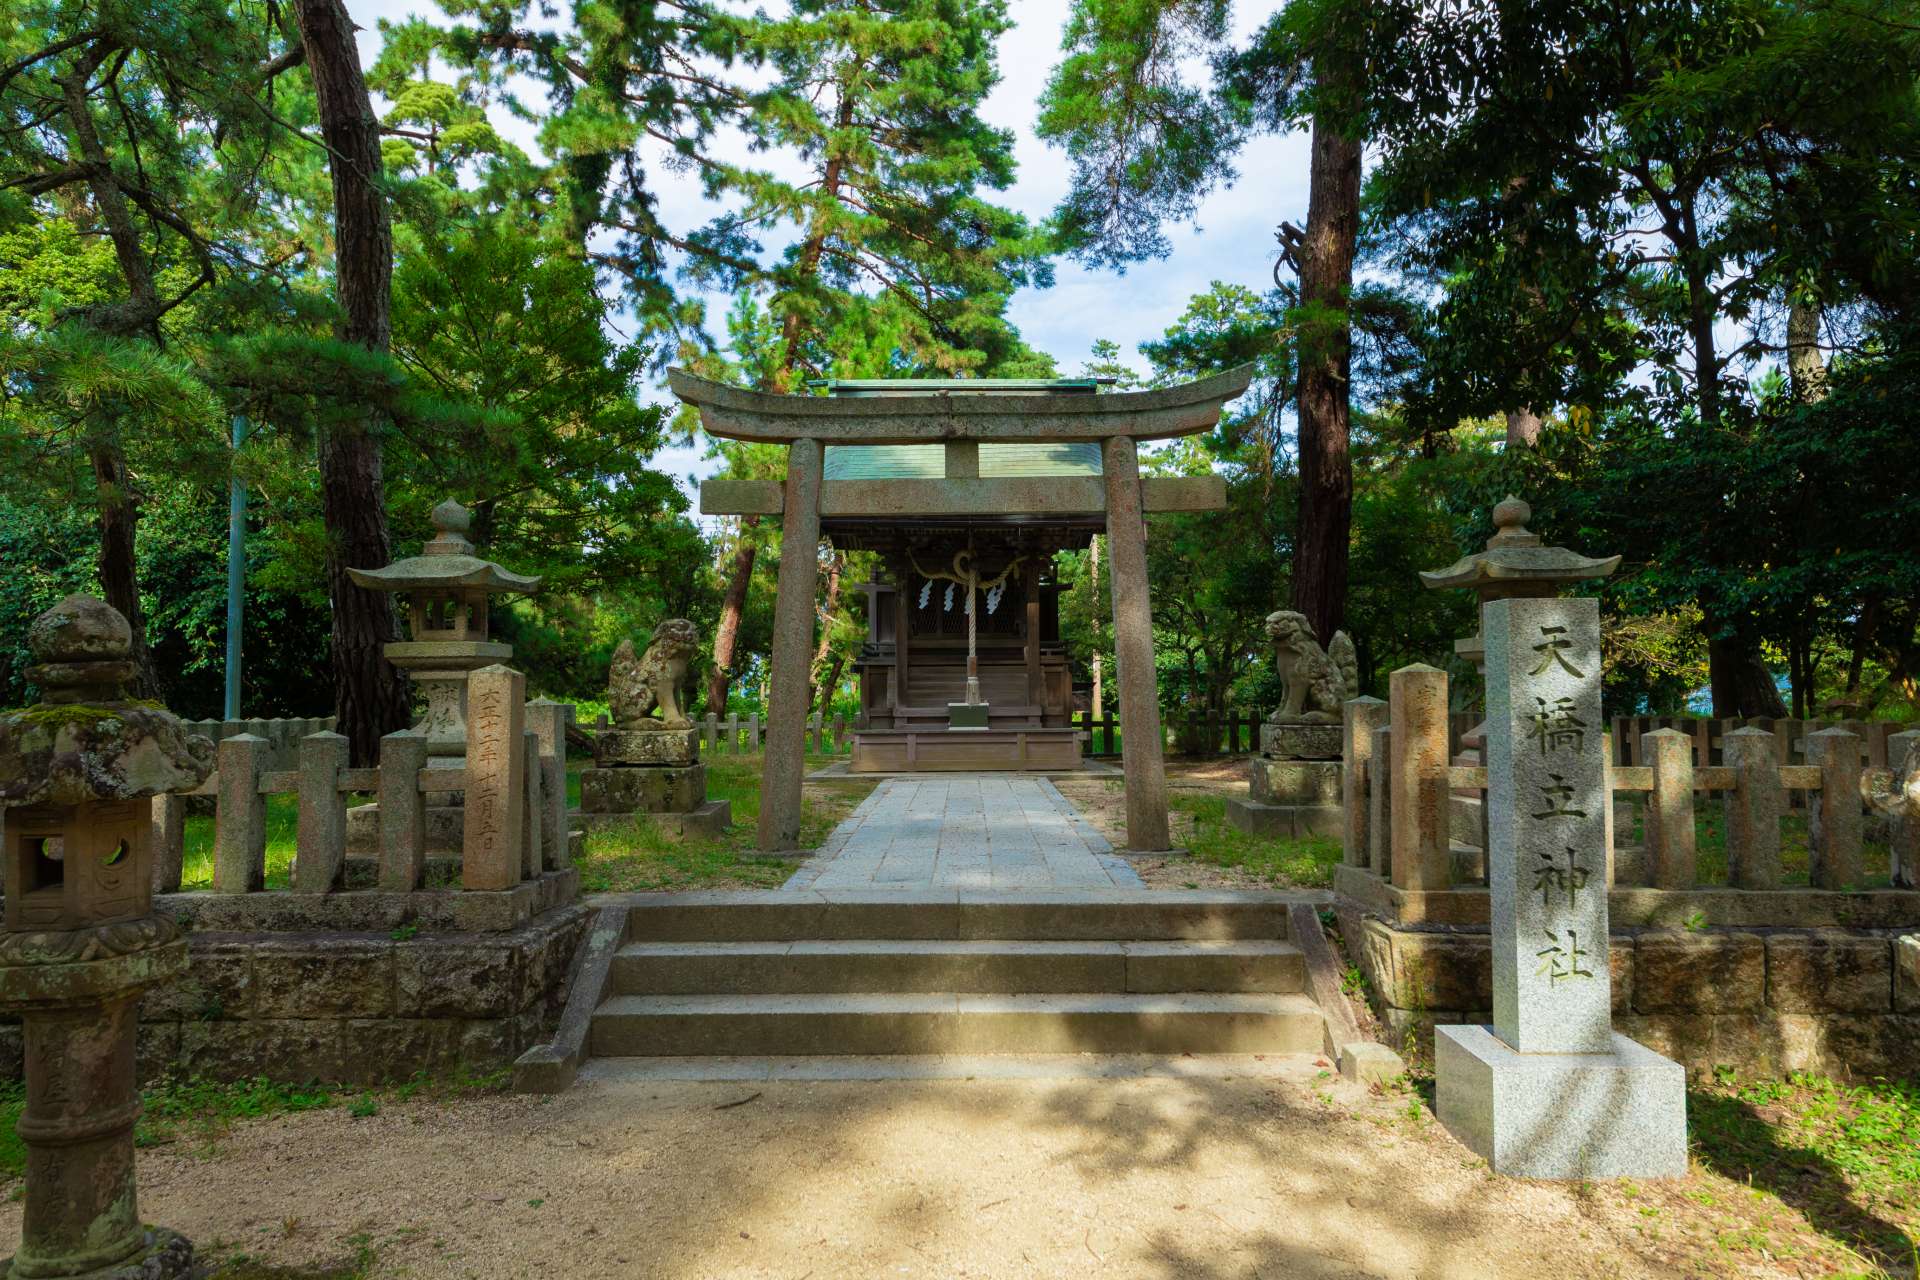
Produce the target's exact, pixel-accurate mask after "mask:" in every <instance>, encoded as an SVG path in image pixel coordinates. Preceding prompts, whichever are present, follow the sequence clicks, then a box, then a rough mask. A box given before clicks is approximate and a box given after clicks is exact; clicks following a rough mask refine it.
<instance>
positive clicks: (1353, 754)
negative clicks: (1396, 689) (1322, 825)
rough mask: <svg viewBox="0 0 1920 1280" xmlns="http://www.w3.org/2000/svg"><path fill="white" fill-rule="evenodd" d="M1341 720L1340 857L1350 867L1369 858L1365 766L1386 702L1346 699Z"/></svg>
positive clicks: (1370, 757)
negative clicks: (1342, 821) (1343, 822)
mask: <svg viewBox="0 0 1920 1280" xmlns="http://www.w3.org/2000/svg"><path fill="white" fill-rule="evenodd" d="M1341 720H1342V726H1341V739H1342V741H1341V744H1340V745H1341V754H1342V755H1344V756H1345V757H1346V761H1347V767H1346V771H1345V773H1344V775H1343V776H1342V777H1341V780H1340V802H1341V807H1342V808H1344V809H1345V810H1346V826H1345V830H1344V831H1343V833H1342V834H1343V836H1344V839H1343V841H1342V843H1341V852H1342V860H1343V861H1344V862H1345V863H1346V864H1347V865H1348V866H1350V867H1364V866H1366V865H1368V863H1369V861H1370V859H1369V858H1368V856H1367V855H1368V854H1369V853H1370V852H1371V850H1370V849H1369V848H1368V835H1367V818H1368V816H1369V815H1368V809H1369V808H1370V806H1369V804H1368V801H1367V788H1368V787H1369V785H1370V784H1371V783H1372V779H1371V778H1370V777H1369V765H1370V763H1371V761H1372V760H1373V735H1374V731H1375V730H1377V729H1380V728H1382V727H1384V726H1385V725H1386V723H1387V704H1386V703H1384V702H1382V701H1380V699H1378V698H1368V697H1364V696H1363V697H1359V698H1349V699H1348V700H1347V703H1346V706H1345V708H1344V714H1343V715H1342V717H1341Z"/></svg>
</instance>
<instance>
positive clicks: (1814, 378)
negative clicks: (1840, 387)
mask: <svg viewBox="0 0 1920 1280" xmlns="http://www.w3.org/2000/svg"><path fill="white" fill-rule="evenodd" d="M1787 373H1788V376H1789V378H1790V379H1791V381H1792V385H1793V398H1794V399H1795V400H1797V401H1799V402H1800V403H1801V404H1812V403H1813V402H1814V401H1816V400H1819V399H1821V398H1822V397H1823V396H1825V395H1826V394H1827V366H1826V363H1825V362H1824V361H1823V360H1822V359H1821V357H1820V304H1819V303H1817V302H1816V303H1808V302H1801V301H1799V300H1798V299H1795V300H1794V302H1793V303H1792V304H1791V305H1790V306H1789V307H1788V308H1787Z"/></svg>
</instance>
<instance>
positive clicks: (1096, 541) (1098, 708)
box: [1088, 533, 1106, 720]
mask: <svg viewBox="0 0 1920 1280" xmlns="http://www.w3.org/2000/svg"><path fill="white" fill-rule="evenodd" d="M1088 550H1089V552H1090V553H1091V557H1092V559H1091V563H1092V565H1093V626H1094V634H1095V635H1098V634H1099V629H1100V535H1099V534H1097V533H1096V534H1094V535H1093V541H1092V543H1091V544H1090V545H1089V547H1088ZM1100 677H1101V671H1100V651H1099V650H1098V649H1095V650H1094V652H1093V718H1094V719H1095V720H1099V719H1102V718H1103V717H1104V715H1105V712H1104V710H1103V709H1102V703H1103V700H1104V697H1105V694H1106V690H1105V688H1103V687H1102V681H1101V678H1100Z"/></svg>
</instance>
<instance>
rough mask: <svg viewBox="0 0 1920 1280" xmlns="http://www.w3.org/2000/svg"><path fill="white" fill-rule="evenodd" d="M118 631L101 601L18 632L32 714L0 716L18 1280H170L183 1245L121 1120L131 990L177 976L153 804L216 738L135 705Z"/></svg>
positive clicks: (178, 956) (71, 601)
mask: <svg viewBox="0 0 1920 1280" xmlns="http://www.w3.org/2000/svg"><path fill="white" fill-rule="evenodd" d="M131 640H132V632H131V630H130V629H129V628H128V626H127V621H126V619H125V618H123V617H122V616H121V615H120V614H119V613H117V612H115V611H114V610H113V609H112V608H110V607H108V606H107V605H106V604H105V603H104V602H102V601H100V600H96V599H93V598H92V597H90V596H69V597H67V599H65V600H62V601H61V602H60V603H59V604H57V605H55V606H54V607H53V608H52V609H49V610H48V611H47V612H46V613H44V614H42V615H40V617H39V618H37V619H35V620H34V623H33V626H32V628H31V630H30V631H29V633H28V641H29V643H30V644H31V645H32V648H33V651H34V656H35V657H36V658H37V659H38V665H36V666H33V667H30V668H28V670H27V677H28V679H30V680H32V681H33V682H34V683H35V684H37V685H39V686H40V687H41V689H42V690H43V695H42V698H41V701H40V702H39V704H38V705H36V706H32V707H27V708H24V709H22V710H19V711H11V712H8V713H6V714H5V715H0V809H3V810H5V811H6V824H5V836H4V846H5V851H6V852H5V857H6V876H7V879H6V886H7V894H6V924H5V931H4V932H0V1009H4V1010H5V1011H7V1012H9V1013H17V1014H18V1015H19V1016H20V1021H21V1039H22V1048H23V1051H24V1057H25V1076H26V1107H25V1110H24V1112H23V1113H22V1115H21V1117H20V1125H19V1130H20V1137H21V1140H22V1141H23V1142H24V1143H25V1144H26V1148H27V1160H26V1165H27V1179H26V1209H25V1212H24V1214H23V1215H22V1220H21V1228H20V1249H19V1252H18V1253H16V1254H15V1255H14V1256H13V1258H12V1259H11V1260H10V1261H8V1262H0V1275H6V1276H9V1277H14V1278H15V1280H35V1278H38V1277H54V1276H83V1275H84V1276H88V1277H100V1280H119V1278H120V1277H127V1278H128V1280H132V1278H133V1277H139V1278H140V1280H176V1278H183V1277H186V1276H189V1275H192V1274H195V1271H194V1266H193V1246H192V1245H191V1244H189V1243H188V1242H187V1241H186V1240H185V1239H184V1238H182V1237H180V1236H178V1235H176V1234H174V1233H173V1232H170V1231H166V1230H164V1229H161V1228H154V1227H148V1226H147V1225H145V1224H144V1223H143V1222H142V1221H141V1219H140V1213H139V1208H138V1205H137V1195H136V1185H135V1179H134V1163H133V1126H134V1121H135V1120H136V1119H137V1118H138V1117H139V1115H140V1101H139V1095H138V1093H137V1092H136V1090H135V1087H134V1025H135V1022H136V1020H137V1017H138V1009H139V1003H140V996H141V993H142V992H144V991H146V990H147V989H149V988H151V987H154V986H156V985H158V984H160V983H163V982H165V981H167V980H168V979H170V978H172V977H174V976H175V975H176V974H178V973H179V972H180V971H181V970H182V969H183V968H185V966H186V959H187V948H186V943H185V942H184V941H183V940H182V939H181V937H180V931H179V929H178V928H177V927H176V926H175V925H174V923H173V922H172V921H170V920H166V919H163V918H160V917H157V916H155V915H153V914H152V906H153V888H152V885H153V840H152V831H153V807H152V804H151V803H150V800H151V797H153V796H154V795H155V794H157V793H161V792H168V791H185V790H190V789H192V788H194V787H197V786H199V785H200V784H201V783H203V782H205V781H206V778H207V775H208V773H209V772H211V770H212V768H213V763H214V754H213V745H212V744H211V743H209V742H207V741H206V740H205V739H203V738H196V737H190V736H188V735H186V734H185V733H183V732H182V730H181V727H180V722H179V721H178V720H177V719H175V718H174V717H173V716H171V715H169V714H168V713H167V711H166V709H165V708H163V707H159V706H155V705H153V704H151V703H142V702H134V701H132V700H131V699H129V698H128V697H127V695H126V690H125V688H124V685H125V683H126V681H127V680H129V679H130V678H131V677H132V675H133V664H132V662H131V661H129V657H128V654H129V649H130V645H131Z"/></svg>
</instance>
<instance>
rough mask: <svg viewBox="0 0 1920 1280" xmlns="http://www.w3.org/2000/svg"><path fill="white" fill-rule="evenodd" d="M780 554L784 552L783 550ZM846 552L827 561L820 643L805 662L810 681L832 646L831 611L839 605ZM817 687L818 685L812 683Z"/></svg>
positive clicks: (836, 553) (836, 554)
mask: <svg viewBox="0 0 1920 1280" xmlns="http://www.w3.org/2000/svg"><path fill="white" fill-rule="evenodd" d="M782 554H785V553H784V551H783V552H782ZM846 567H847V555H846V552H844V551H840V552H835V553H834V556H833V559H831V560H829V561H828V562H827V602H826V605H825V607H824V608H822V609H821V610H820V643H819V645H818V646H817V647H816V648H815V649H814V651H813V661H812V662H810V663H808V664H807V679H808V681H809V682H812V681H813V680H814V677H815V673H816V672H818V671H819V670H820V667H821V664H823V663H824V662H826V660H827V653H828V651H829V650H830V649H832V647H833V611H834V610H835V609H837V608H839V607H840V575H841V573H843V572H844V571H845V570H846ZM813 687H814V688H815V689H817V688H818V687H819V686H818V685H817V684H814V686H813Z"/></svg>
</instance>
